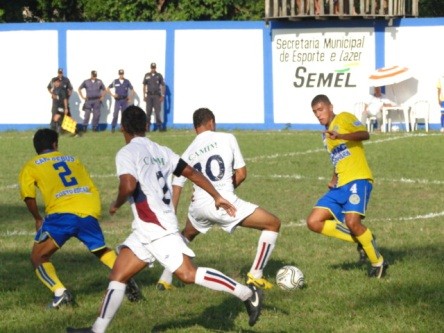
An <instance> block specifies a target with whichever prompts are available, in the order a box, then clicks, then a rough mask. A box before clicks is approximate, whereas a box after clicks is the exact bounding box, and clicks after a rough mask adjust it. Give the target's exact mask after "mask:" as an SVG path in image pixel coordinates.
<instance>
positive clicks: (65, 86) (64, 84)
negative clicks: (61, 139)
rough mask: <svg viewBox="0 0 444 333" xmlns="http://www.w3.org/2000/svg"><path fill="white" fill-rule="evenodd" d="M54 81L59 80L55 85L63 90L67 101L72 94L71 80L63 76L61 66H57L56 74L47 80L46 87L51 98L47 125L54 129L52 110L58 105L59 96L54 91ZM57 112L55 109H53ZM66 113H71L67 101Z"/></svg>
mask: <svg viewBox="0 0 444 333" xmlns="http://www.w3.org/2000/svg"><path fill="white" fill-rule="evenodd" d="M55 81H59V82H57V85H58V86H59V87H58V89H62V90H63V91H64V94H65V96H66V98H67V99H68V101H69V97H70V96H71V94H72V90H73V88H72V85H71V81H70V80H69V79H68V78H67V77H66V76H63V68H59V69H58V70H57V76H55V77H53V78H52V79H51V81H49V83H48V86H47V87H46V88H47V89H48V92H49V93H50V94H51V98H52V108H51V122H50V124H49V126H50V127H51V128H52V129H54V130H55V129H56V127H57V125H56V123H55V122H54V114H55V113H54V110H57V107H58V105H59V96H58V94H57V93H55V92H54V86H55ZM55 112H57V111H55ZM67 114H68V115H71V113H70V111H69V102H68V113H67Z"/></svg>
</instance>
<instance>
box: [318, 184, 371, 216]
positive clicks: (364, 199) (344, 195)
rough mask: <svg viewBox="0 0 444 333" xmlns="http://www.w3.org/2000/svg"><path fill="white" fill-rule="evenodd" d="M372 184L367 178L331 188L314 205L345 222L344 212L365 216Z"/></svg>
mask: <svg viewBox="0 0 444 333" xmlns="http://www.w3.org/2000/svg"><path fill="white" fill-rule="evenodd" d="M372 189H373V185H372V183H371V182H370V181H368V180H367V179H360V180H355V181H352V182H350V183H348V184H345V185H343V186H341V187H335V188H332V189H331V190H330V191H328V192H327V193H326V194H325V195H324V196H323V197H322V198H320V199H319V200H318V202H317V203H316V205H315V207H318V208H325V209H328V210H329V211H330V212H331V213H332V215H333V217H334V218H335V220H337V221H339V222H345V219H344V218H345V214H346V213H358V214H360V215H362V216H365V211H366V209H367V205H368V201H369V199H370V194H371V192H372Z"/></svg>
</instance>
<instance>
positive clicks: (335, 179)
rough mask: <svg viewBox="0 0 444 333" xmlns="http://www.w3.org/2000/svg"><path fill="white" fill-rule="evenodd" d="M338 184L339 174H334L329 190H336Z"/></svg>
mask: <svg viewBox="0 0 444 333" xmlns="http://www.w3.org/2000/svg"><path fill="white" fill-rule="evenodd" d="M337 183H338V174H337V173H336V172H333V176H332V177H331V179H330V182H329V183H328V185H327V186H328V188H335V187H336V184H337Z"/></svg>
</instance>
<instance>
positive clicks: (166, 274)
mask: <svg viewBox="0 0 444 333" xmlns="http://www.w3.org/2000/svg"><path fill="white" fill-rule="evenodd" d="M160 280H162V281H165V282H166V283H169V284H172V283H173V273H171V272H170V270H169V269H167V268H165V269H164V270H163V272H162V275H161V276H160V278H159V281H160Z"/></svg>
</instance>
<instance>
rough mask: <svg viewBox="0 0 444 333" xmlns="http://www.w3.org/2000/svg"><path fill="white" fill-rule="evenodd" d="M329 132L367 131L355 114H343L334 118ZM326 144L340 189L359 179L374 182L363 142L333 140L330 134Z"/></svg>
mask: <svg viewBox="0 0 444 333" xmlns="http://www.w3.org/2000/svg"><path fill="white" fill-rule="evenodd" d="M328 130H329V131H335V132H337V133H339V134H346V133H354V132H360V131H366V130H367V129H366V127H365V125H363V124H362V123H361V122H360V121H359V120H358V119H357V118H356V117H355V116H354V115H353V114H351V113H348V112H342V113H339V114H337V115H336V116H335V117H334V119H333V121H332V122H331V124H330V126H329V127H328ZM324 144H325V146H326V148H327V151H328V152H329V153H330V160H331V162H332V163H333V166H334V168H335V173H336V174H337V175H338V183H337V186H338V187H339V186H343V185H345V184H347V183H349V182H351V181H354V180H357V179H368V180H370V181H373V175H372V172H371V170H370V167H369V165H368V163H367V158H366V157H365V152H364V146H363V144H362V142H361V141H348V140H342V139H335V140H332V139H330V138H329V136H328V134H325V135H324Z"/></svg>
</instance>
